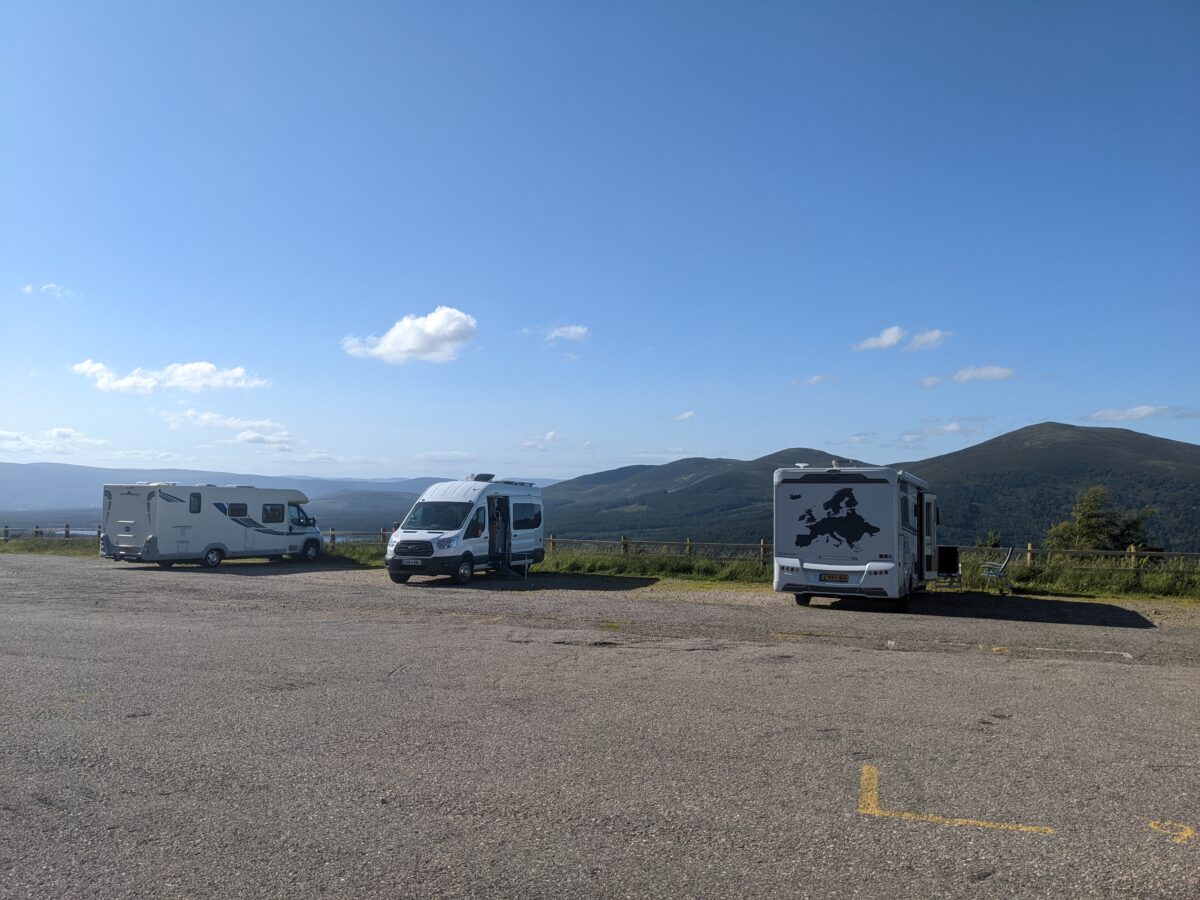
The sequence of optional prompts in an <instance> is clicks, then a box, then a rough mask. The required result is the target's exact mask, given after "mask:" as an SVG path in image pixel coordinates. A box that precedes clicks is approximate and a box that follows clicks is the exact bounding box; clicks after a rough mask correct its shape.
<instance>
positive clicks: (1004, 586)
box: [979, 547, 1015, 594]
mask: <svg viewBox="0 0 1200 900" xmlns="http://www.w3.org/2000/svg"><path fill="white" fill-rule="evenodd" d="M1014 549H1015V548H1013V547H1009V548H1008V553H1007V554H1005V557H1004V561H1003V562H998V563H997V562H985V563H984V564H983V566H982V567H980V570H979V574H981V575H982V576H983V583H984V584H985V585H987V584H989V583H990V582H993V581H994V582H995V583H996V586H997V587H998V588H1000V590H1001V591H1007V592H1008V593H1010V594H1011V593H1012V583H1011V582H1010V581H1009V580H1008V561H1009V560H1010V559H1012V556H1013V550H1014Z"/></svg>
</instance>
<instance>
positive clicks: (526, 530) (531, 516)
mask: <svg viewBox="0 0 1200 900" xmlns="http://www.w3.org/2000/svg"><path fill="white" fill-rule="evenodd" d="M541 546H542V504H541V501H540V500H536V499H534V498H532V497H530V498H521V499H516V498H514V499H513V505H512V556H513V559H514V560H520V559H530V558H532V557H533V552H534V551H535V550H537V549H539V548H540V547H541Z"/></svg>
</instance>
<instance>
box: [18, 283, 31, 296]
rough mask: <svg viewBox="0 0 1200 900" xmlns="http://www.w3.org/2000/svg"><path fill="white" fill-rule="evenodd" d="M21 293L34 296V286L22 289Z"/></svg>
mask: <svg viewBox="0 0 1200 900" xmlns="http://www.w3.org/2000/svg"><path fill="white" fill-rule="evenodd" d="M21 293H22V294H32V293H33V285H32V284H27V285H25V287H23V288H21Z"/></svg>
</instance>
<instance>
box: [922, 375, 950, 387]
mask: <svg viewBox="0 0 1200 900" xmlns="http://www.w3.org/2000/svg"><path fill="white" fill-rule="evenodd" d="M945 380H946V379H945V378H943V377H942V376H941V375H927V376H925V377H924V378H922V379H921V387H923V388H931V387H935V386H936V385H939V384H941V383H942V382H943V381H945Z"/></svg>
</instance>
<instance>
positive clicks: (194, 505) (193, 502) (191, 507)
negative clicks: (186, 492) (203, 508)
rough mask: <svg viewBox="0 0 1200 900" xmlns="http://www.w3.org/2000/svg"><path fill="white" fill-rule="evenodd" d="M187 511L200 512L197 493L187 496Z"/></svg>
mask: <svg viewBox="0 0 1200 900" xmlns="http://www.w3.org/2000/svg"><path fill="white" fill-rule="evenodd" d="M188 512H190V513H198V512H200V495H199V494H192V495H191V496H189V497H188Z"/></svg>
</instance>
